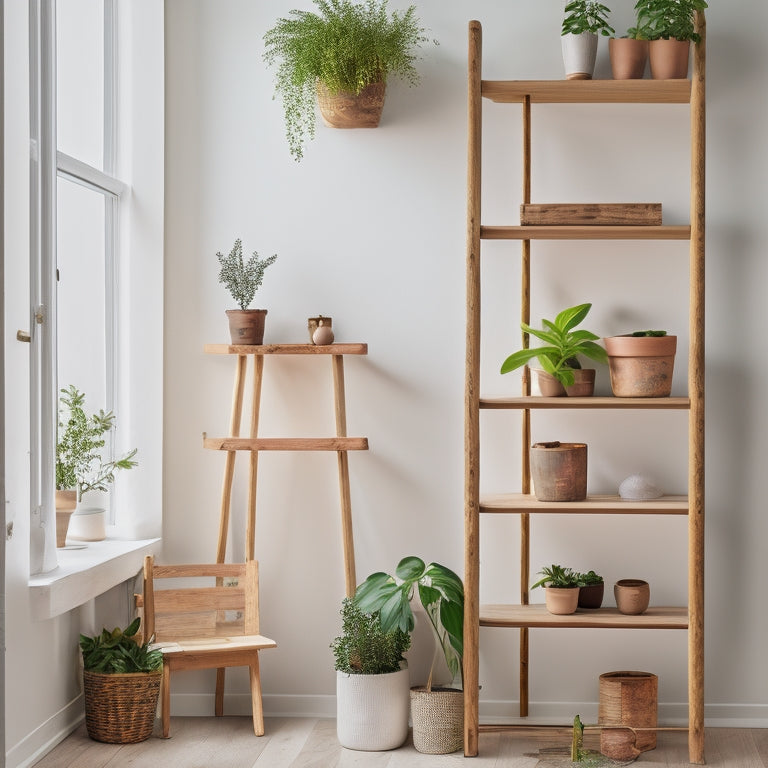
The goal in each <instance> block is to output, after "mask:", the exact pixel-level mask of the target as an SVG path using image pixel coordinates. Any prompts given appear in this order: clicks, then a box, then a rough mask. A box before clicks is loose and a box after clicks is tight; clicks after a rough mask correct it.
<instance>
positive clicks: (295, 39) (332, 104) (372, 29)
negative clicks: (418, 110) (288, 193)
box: [264, 0, 427, 161]
mask: <svg viewBox="0 0 768 768" xmlns="http://www.w3.org/2000/svg"><path fill="white" fill-rule="evenodd" d="M314 3H315V6H317V9H318V11H319V13H312V12H310V11H296V10H294V11H291V12H290V16H289V18H281V19H278V21H277V23H276V24H275V26H274V27H272V29H270V30H269V31H268V32H267V33H266V34H265V35H264V43H265V47H266V50H265V52H264V60H265V61H266V62H267V64H269V65H276V66H277V75H276V78H275V79H276V83H275V91H276V93H279V94H280V96H281V97H282V100H283V111H284V114H285V127H286V136H287V138H288V147H289V149H290V151H291V154H292V155H293V157H294V158H295V159H296V160H297V161H298V160H301V158H302V157H303V154H304V143H305V139H306V137H309V138H310V139H311V138H314V135H315V101H316V100H317V101H318V103H319V106H320V111H321V114H322V116H323V120H324V121H325V123H326V125H329V126H331V127H334V128H375V127H376V126H377V125H378V124H379V119H380V117H381V112H382V109H383V107H384V94H385V90H386V84H387V78H388V77H389V75H397V76H399V77H400V78H402V79H403V80H404V81H405V82H406V83H408V84H409V85H416V84H417V83H418V81H419V75H418V72H417V71H416V67H415V66H414V62H415V60H416V56H415V53H414V49H416V48H417V47H418V46H420V45H421V43H423V42H426V40H427V37H426V36H425V34H424V31H425V30H424V29H422V28H421V27H420V26H419V22H418V20H417V18H416V7H415V6H413V5H412V6H410V7H409V8H408V9H407V10H405V11H404V12H398V11H394V12H393V13H392V14H391V15H390V14H388V12H387V0H365V2H359V3H355V2H351V0H314Z"/></svg>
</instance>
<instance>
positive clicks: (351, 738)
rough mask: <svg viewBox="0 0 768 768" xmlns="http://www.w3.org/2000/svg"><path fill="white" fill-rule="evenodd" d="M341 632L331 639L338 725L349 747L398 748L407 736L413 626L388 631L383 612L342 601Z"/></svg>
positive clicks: (364, 748) (343, 740) (343, 742)
mask: <svg viewBox="0 0 768 768" xmlns="http://www.w3.org/2000/svg"><path fill="white" fill-rule="evenodd" d="M341 617H342V634H341V635H339V636H338V637H337V638H335V639H334V641H333V642H332V643H331V648H332V649H333V655H334V659H335V668H336V706H337V717H336V723H337V724H336V730H337V735H338V739H339V742H340V744H341V745H342V746H343V747H346V748H347V749H359V750H366V751H379V750H387V749H396V748H397V747H399V746H401V745H402V744H403V742H404V741H405V740H406V738H407V737H408V690H409V687H410V684H409V680H410V678H409V674H408V667H407V665H406V664H405V659H404V658H403V654H404V653H405V652H406V651H407V650H408V648H410V645H411V636H410V634H409V632H407V631H404V630H401V629H399V628H394V629H390V630H387V631H385V630H384V629H383V628H382V625H381V618H380V616H379V613H378V612H375V613H372V614H368V613H365V612H364V611H363V610H362V609H361V608H360V607H359V606H358V605H357V604H356V603H355V602H354V601H353V600H352V599H351V598H345V599H344V600H343V601H342V608H341Z"/></svg>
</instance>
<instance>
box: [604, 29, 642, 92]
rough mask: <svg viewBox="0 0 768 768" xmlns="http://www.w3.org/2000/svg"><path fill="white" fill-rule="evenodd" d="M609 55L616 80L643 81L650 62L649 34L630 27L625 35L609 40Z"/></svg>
mask: <svg viewBox="0 0 768 768" xmlns="http://www.w3.org/2000/svg"><path fill="white" fill-rule="evenodd" d="M608 55H609V56H610V59H611V73H612V74H613V79H614V80H641V79H642V77H643V75H644V74H645V65H646V64H647V62H648V33H647V32H646V30H645V29H644V28H642V27H639V26H637V27H630V28H629V29H628V30H627V33H626V34H625V35H622V36H621V37H612V38H611V39H610V40H608Z"/></svg>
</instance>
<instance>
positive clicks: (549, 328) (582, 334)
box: [501, 304, 608, 387]
mask: <svg viewBox="0 0 768 768" xmlns="http://www.w3.org/2000/svg"><path fill="white" fill-rule="evenodd" d="M591 307H592V305H591V304H579V305H577V306H575V307H569V308H568V309H564V310H563V311H562V312H560V314H559V315H557V317H555V319H554V321H550V320H542V321H541V322H542V324H543V326H544V330H541V331H539V330H536V329H534V328H531V327H530V326H529V325H527V324H526V323H521V324H520V327H521V328H522V329H523V331H524V332H525V333H529V334H531V335H532V336H535V337H536V338H538V339H541V341H543V342H545V343H546V345H547V346H544V347H536V348H530V349H521V350H519V351H517V352H515V353H513V354H511V355H510V356H509V357H508V358H507V359H506V360H505V361H504V362H503V363H502V365H501V372H502V373H509V372H510V371H514V370H515V369H517V368H520V367H521V366H523V365H526V364H527V363H529V362H530V361H531V360H533V359H538V361H539V363H540V364H541V367H542V368H543V369H544V370H545V371H546V372H547V373H549V374H551V375H552V376H554V377H555V378H556V379H557V380H558V381H559V382H560V383H561V384H562V385H563V386H566V387H569V386H571V385H572V384H573V382H574V375H573V369H574V368H581V363H580V362H579V360H578V358H577V355H584V356H585V357H589V358H591V359H592V360H595V361H597V362H599V363H606V362H608V356H607V355H606V352H605V349H603V347H601V346H600V345H599V344H595V341H596V340H597V339H599V338H600V337H599V336H597V335H595V334H594V333H592V332H591V331H585V330H581V331H574V330H573V329H574V328H575V327H576V326H577V325H579V323H581V322H582V320H584V318H585V317H586V316H587V314H588V312H589V310H590V308H591Z"/></svg>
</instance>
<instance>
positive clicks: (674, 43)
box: [648, 38, 691, 80]
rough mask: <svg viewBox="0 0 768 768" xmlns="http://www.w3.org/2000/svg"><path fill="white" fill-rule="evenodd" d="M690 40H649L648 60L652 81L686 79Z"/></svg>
mask: <svg viewBox="0 0 768 768" xmlns="http://www.w3.org/2000/svg"><path fill="white" fill-rule="evenodd" d="M690 49H691V42H690V40H675V39H674V38H671V39H669V40H651V44H650V46H649V47H648V58H649V59H650V62H651V77H652V78H653V79H654V80H684V79H685V78H686V77H688V58H689V52H690Z"/></svg>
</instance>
